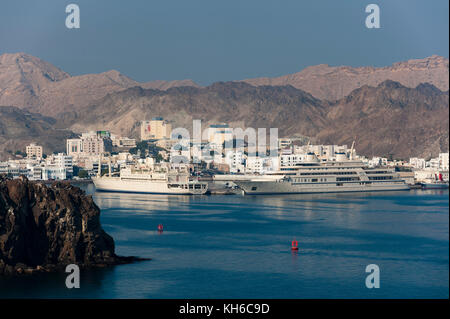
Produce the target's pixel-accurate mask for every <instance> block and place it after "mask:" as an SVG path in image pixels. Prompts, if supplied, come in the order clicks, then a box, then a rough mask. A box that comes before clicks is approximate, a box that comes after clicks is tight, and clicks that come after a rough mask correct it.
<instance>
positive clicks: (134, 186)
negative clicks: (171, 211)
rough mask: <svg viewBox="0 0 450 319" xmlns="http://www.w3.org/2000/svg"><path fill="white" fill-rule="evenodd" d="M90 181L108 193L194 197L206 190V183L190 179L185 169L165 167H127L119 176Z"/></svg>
mask: <svg viewBox="0 0 450 319" xmlns="http://www.w3.org/2000/svg"><path fill="white" fill-rule="evenodd" d="M92 180H93V182H94V185H95V188H96V189H97V190H99V191H109V192H127V193H149V194H179V195H196V194H205V193H206V191H207V190H208V183H206V182H199V181H198V179H195V178H192V177H191V176H190V174H189V172H188V171H187V170H186V169H184V170H183V169H181V170H170V169H169V168H167V167H151V168H136V167H127V168H122V169H121V170H120V174H119V176H113V175H111V174H107V175H104V176H101V177H100V176H96V177H93V178H92Z"/></svg>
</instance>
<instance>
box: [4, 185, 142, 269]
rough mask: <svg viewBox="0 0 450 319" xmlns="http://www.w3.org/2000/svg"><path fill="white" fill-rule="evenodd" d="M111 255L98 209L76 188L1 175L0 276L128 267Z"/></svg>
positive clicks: (125, 259)
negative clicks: (67, 268)
mask: <svg viewBox="0 0 450 319" xmlns="http://www.w3.org/2000/svg"><path fill="white" fill-rule="evenodd" d="M136 260H138V258H135V257H120V256H117V255H116V254H115V253H114V240H113V238H112V237H111V236H109V235H108V234H107V233H106V232H105V231H104V230H103V229H102V227H101V224H100V209H99V208H98V207H97V205H96V204H95V203H94V201H93V199H92V197H91V196H88V195H86V194H85V192H84V191H82V190H81V189H79V188H78V187H75V186H72V185H70V184H69V183H65V182H55V183H53V184H52V185H51V186H50V187H47V186H46V185H45V184H43V183H35V182H30V181H28V180H27V179H26V178H25V177H21V178H19V179H15V180H11V179H8V178H6V177H4V176H0V275H2V274H22V273H34V272H41V271H42V272H43V271H47V272H48V271H53V270H62V269H64V268H65V266H66V265H68V264H76V265H78V266H80V267H81V268H86V267H105V266H108V265H116V264H123V263H130V262H133V261H136Z"/></svg>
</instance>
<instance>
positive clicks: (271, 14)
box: [0, 0, 449, 84]
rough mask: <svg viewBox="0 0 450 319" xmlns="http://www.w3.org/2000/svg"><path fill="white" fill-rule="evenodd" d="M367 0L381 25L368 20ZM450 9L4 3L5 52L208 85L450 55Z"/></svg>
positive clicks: (204, 1)
mask: <svg viewBox="0 0 450 319" xmlns="http://www.w3.org/2000/svg"><path fill="white" fill-rule="evenodd" d="M69 3H76V4H78V5H79V7H80V11H81V28H80V29H77V30H75V29H72V30H69V29H67V28H66V27H65V19H66V16H67V14H66V13H65V7H66V5H67V4H69ZM370 3H376V4H378V5H379V6H380V9H381V29H367V28H366V27H365V24H364V21H365V19H366V16H367V14H366V13H365V7H366V6H367V5H368V4H370ZM448 11H449V1H448V0H431V1H425V0H422V1H416V0H385V1H376V0H364V1H362V0H309V1H301V0H271V1H267V0H255V1H253V0H252V1H250V0H247V1H246V0H222V1H216V0H128V1H119V0H69V1H63V0H39V1H35V0H28V1H24V0H1V2H0V53H5V52H26V53H29V54H32V55H35V56H38V57H40V58H42V59H44V60H46V61H49V62H50V63H52V64H54V65H56V66H58V67H60V68H62V69H63V70H65V71H66V72H69V73H70V74H72V75H78V74H84V73H93V72H103V71H107V70H110V69H116V70H119V71H120V72H122V73H124V74H126V75H128V76H130V77H131V78H133V79H135V80H138V81H150V80H157V79H161V80H175V79H184V78H191V79H193V80H194V81H196V82H198V83H200V84H209V83H211V82H214V81H226V80H237V79H243V78H250V77H260V76H271V77H272V76H278V75H284V74H288V73H294V72H297V71H300V70H301V69H303V68H305V67H307V66H309V65H314V64H320V63H326V64H330V65H343V64H345V65H352V66H362V65H373V66H384V65H390V64H392V63H393V62H397V61H402V60H406V59H411V58H423V57H426V56H429V55H432V54H438V55H443V56H445V57H448V52H449V40H448V38H449V33H448V32H449V31H448V30H449V17H448Z"/></svg>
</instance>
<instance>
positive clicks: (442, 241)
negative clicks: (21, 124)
mask: <svg viewBox="0 0 450 319" xmlns="http://www.w3.org/2000/svg"><path fill="white" fill-rule="evenodd" d="M81 187H82V188H84V189H85V190H86V191H87V192H88V193H90V194H92V195H93V197H94V200H95V202H96V203H97V205H98V206H99V207H100V208H101V222H102V225H103V228H104V229H105V231H106V232H107V233H109V234H110V235H111V236H112V237H113V238H114V240H115V243H116V252H117V254H119V255H127V256H128V255H134V256H139V257H148V258H152V259H151V260H149V261H143V262H138V263H135V264H129V265H120V266H115V267H110V268H103V269H94V270H82V272H81V287H80V288H79V289H68V288H66V286H65V278H66V275H67V274H39V275H37V276H23V277H16V278H0V297H1V298H448V297H449V193H448V190H427V191H423V190H411V191H398V192H375V193H347V194H311V195H278V196H272V195H259V196H242V195H228V196H226V195H217V196H176V195H146V194H121V193H103V192H95V188H94V186H93V185H92V184H89V185H81ZM159 224H162V225H163V227H164V231H163V232H158V229H157V228H158V225H159ZM294 239H295V240H297V241H298V246H299V250H298V251H294V252H293V251H291V242H292V240H294ZM370 264H375V265H377V266H378V267H379V269H380V288H372V289H368V288H367V287H366V277H367V276H368V275H369V274H368V273H366V266H367V265H370Z"/></svg>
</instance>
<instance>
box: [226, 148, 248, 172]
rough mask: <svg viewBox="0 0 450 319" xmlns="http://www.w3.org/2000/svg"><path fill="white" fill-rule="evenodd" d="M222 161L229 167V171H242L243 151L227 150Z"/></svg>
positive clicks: (243, 168)
mask: <svg viewBox="0 0 450 319" xmlns="http://www.w3.org/2000/svg"><path fill="white" fill-rule="evenodd" d="M224 163H225V164H228V166H229V167H230V173H242V172H244V171H245V165H244V153H243V152H233V151H229V152H227V154H226V155H225V159H224Z"/></svg>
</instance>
